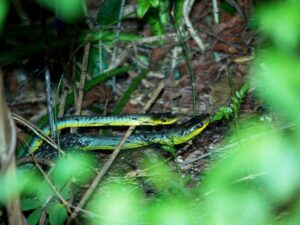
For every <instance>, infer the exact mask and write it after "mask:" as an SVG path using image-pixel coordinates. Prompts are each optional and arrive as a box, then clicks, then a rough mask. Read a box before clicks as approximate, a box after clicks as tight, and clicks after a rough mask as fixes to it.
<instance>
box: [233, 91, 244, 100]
mask: <svg viewBox="0 0 300 225" xmlns="http://www.w3.org/2000/svg"><path fill="white" fill-rule="evenodd" d="M235 96H236V97H238V98H239V99H241V98H242V94H241V93H240V92H238V91H235Z"/></svg>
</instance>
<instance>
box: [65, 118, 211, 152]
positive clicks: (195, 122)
mask: <svg viewBox="0 0 300 225" xmlns="http://www.w3.org/2000/svg"><path fill="white" fill-rule="evenodd" d="M208 124H209V121H208V120H204V121H203V120H202V119H200V118H193V119H191V120H190V121H188V122H186V123H184V124H181V125H178V126H174V127H172V128H170V129H168V130H165V131H161V132H151V133H143V134H134V135H131V136H129V138H128V139H127V140H126V142H125V144H124V145H123V147H122V149H133V148H141V147H146V146H149V145H153V144H160V145H167V146H174V145H178V144H182V143H184V142H187V141H188V140H190V139H192V138H193V137H195V136H196V135H198V134H200V133H201V132H202V131H203V130H204V129H205V128H206V126H207V125H208ZM122 138H123V137H122V136H109V137H105V136H104V137H100V136H96V135H82V134H76V135H66V136H63V137H62V138H61V139H60V141H61V143H64V144H63V146H65V147H70V148H79V149H83V150H114V149H115V148H116V146H117V145H118V144H119V142H120V141H121V139H122Z"/></svg>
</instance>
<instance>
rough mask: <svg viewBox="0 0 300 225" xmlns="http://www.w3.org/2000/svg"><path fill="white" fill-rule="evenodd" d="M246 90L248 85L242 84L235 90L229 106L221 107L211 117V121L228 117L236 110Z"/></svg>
mask: <svg viewBox="0 0 300 225" xmlns="http://www.w3.org/2000/svg"><path fill="white" fill-rule="evenodd" d="M247 92H248V85H247V84H244V85H243V86H242V87H241V89H240V90H239V91H235V93H234V96H232V97H231V103H230V105H229V106H226V107H221V108H219V109H218V111H217V112H216V114H215V115H214V116H213V117H212V120H211V121H212V122H215V121H218V120H221V119H223V118H224V117H225V118H226V119H229V118H230V116H231V115H232V114H233V113H236V114H237V112H238V110H239V108H240V105H241V104H242V102H243V100H244V98H245V96H246V94H247Z"/></svg>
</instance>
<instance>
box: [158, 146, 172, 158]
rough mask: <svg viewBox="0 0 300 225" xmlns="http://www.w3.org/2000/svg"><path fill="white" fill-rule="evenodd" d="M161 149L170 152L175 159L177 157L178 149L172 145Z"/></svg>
mask: <svg viewBox="0 0 300 225" xmlns="http://www.w3.org/2000/svg"><path fill="white" fill-rule="evenodd" d="M161 148H162V149H163V150H164V151H166V152H170V153H171V154H172V155H173V156H174V157H175V156H176V149H175V148H174V146H172V145H162V146H161Z"/></svg>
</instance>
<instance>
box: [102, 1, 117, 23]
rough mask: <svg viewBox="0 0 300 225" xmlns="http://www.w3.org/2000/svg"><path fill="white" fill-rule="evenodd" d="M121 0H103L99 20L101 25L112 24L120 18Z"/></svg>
mask: <svg viewBox="0 0 300 225" xmlns="http://www.w3.org/2000/svg"><path fill="white" fill-rule="evenodd" d="M120 9H121V0H109V1H102V3H101V5H100V7H99V11H98V17H97V21H98V23H99V24H100V25H112V24H114V23H116V22H117V21H118V20H119V14H120Z"/></svg>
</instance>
